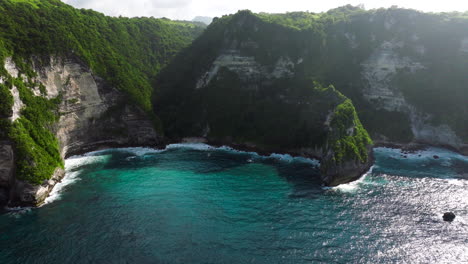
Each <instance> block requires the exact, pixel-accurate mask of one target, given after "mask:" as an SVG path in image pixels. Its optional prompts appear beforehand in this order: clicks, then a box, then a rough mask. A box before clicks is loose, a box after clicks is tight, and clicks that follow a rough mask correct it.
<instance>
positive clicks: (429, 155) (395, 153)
mask: <svg viewBox="0 0 468 264" xmlns="http://www.w3.org/2000/svg"><path fill="white" fill-rule="evenodd" d="M374 152H375V153H382V154H386V155H388V156H389V157H393V158H397V159H404V158H405V156H406V158H407V159H413V160H423V159H434V156H438V157H439V160H441V162H443V164H442V165H445V166H450V165H451V163H450V160H452V159H459V160H462V161H465V162H468V157H467V156H463V155H461V154H459V153H456V152H453V151H451V150H448V149H442V148H435V147H429V148H426V149H424V150H417V151H411V152H409V153H407V152H405V151H404V150H401V149H396V148H387V147H378V148H374Z"/></svg>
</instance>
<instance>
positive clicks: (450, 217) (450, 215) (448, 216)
mask: <svg viewBox="0 0 468 264" xmlns="http://www.w3.org/2000/svg"><path fill="white" fill-rule="evenodd" d="M442 218H443V219H444V221H446V222H452V221H453V220H454V219H455V214H454V213H452V212H447V213H445V214H444V215H443V216H442Z"/></svg>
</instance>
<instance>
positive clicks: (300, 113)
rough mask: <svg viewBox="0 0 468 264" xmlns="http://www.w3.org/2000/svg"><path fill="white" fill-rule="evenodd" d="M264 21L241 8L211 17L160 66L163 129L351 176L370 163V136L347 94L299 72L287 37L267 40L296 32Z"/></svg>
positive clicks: (328, 174) (329, 178)
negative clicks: (297, 158)
mask: <svg viewBox="0 0 468 264" xmlns="http://www.w3.org/2000/svg"><path fill="white" fill-rule="evenodd" d="M269 27H270V25H269V24H268V23H265V22H264V21H262V20H261V19H259V18H258V17H256V16H255V15H253V14H252V13H250V12H248V11H243V12H239V13H238V14H236V15H234V16H232V17H226V18H222V19H219V20H218V21H216V22H214V23H213V24H212V25H211V26H210V27H209V28H208V29H207V31H206V32H205V33H204V34H203V35H202V36H201V37H200V38H199V39H198V40H196V41H195V42H194V44H193V45H192V46H191V47H190V48H189V49H188V50H186V51H185V52H184V53H182V54H181V55H180V56H179V57H178V58H176V59H175V60H174V62H173V63H172V64H171V65H169V66H168V68H167V69H166V71H165V72H163V73H162V74H161V76H160V77H159V82H158V84H157V86H158V88H159V94H158V97H157V98H156V101H155V103H154V105H155V106H156V107H155V111H156V113H157V114H158V115H160V117H161V118H162V120H163V124H164V128H165V132H166V134H167V135H168V136H169V137H171V138H172V140H174V141H179V140H181V139H182V138H184V137H204V138H206V139H207V141H208V142H210V143H215V144H227V145H231V146H234V147H236V148H247V149H253V150H256V151H260V152H279V153H290V154H293V155H301V156H308V157H314V158H318V159H320V160H321V169H322V180H323V181H324V183H325V184H327V185H338V184H341V183H344V182H349V181H351V180H354V179H356V178H358V177H359V176H360V175H362V173H363V172H365V170H367V169H368V168H369V167H370V165H371V161H372V159H371V154H370V153H371V148H370V146H371V145H372V140H371V139H370V138H369V136H368V134H367V132H366V130H365V129H364V128H363V127H362V125H361V123H360V121H359V117H358V116H357V114H356V112H355V110H354V106H353V104H352V102H351V101H350V100H349V99H347V98H346V97H345V96H343V95H342V94H341V93H340V92H338V91H337V90H336V89H335V88H334V87H333V86H329V87H323V86H322V85H320V84H319V83H316V82H313V79H311V78H310V77H309V76H300V75H299V74H298V72H300V71H301V69H302V68H303V63H304V60H303V58H302V57H301V56H302V55H303V54H302V52H301V51H297V52H298V53H294V52H290V50H289V48H290V46H289V45H295V44H294V42H293V41H291V39H286V40H281V41H277V42H274V43H273V42H272V41H271V40H272V38H275V36H277V35H279V34H281V33H285V34H292V35H296V32H292V33H291V32H289V31H288V30H285V32H282V31H283V30H284V29H281V28H280V29H278V30H277V31H276V30H271V29H270V28H269ZM262 32H268V34H267V35H266V36H265V35H264V34H265V33H263V34H262ZM296 37H297V36H296ZM207 43H209V44H210V45H207ZM277 46H279V47H280V48H277ZM295 52H296V51H295ZM176 73H177V74H176ZM180 76H184V78H180Z"/></svg>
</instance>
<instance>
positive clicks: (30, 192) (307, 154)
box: [0, 137, 467, 207]
mask: <svg viewBox="0 0 468 264" xmlns="http://www.w3.org/2000/svg"><path fill="white" fill-rule="evenodd" d="M179 143H183V144H194V143H203V144H208V145H210V146H213V147H221V146H227V147H230V148H233V149H235V150H239V151H246V152H256V153H258V154H259V155H262V156H268V155H271V154H274V153H277V154H288V155H291V156H292V157H304V158H310V159H316V160H319V161H320V157H319V156H318V155H317V152H315V153H313V152H312V151H310V150H309V151H307V150H287V151H281V150H279V149H268V150H267V149H265V148H262V147H259V146H256V145H255V144H238V143H234V142H226V141H224V142H221V141H216V140H208V139H206V138H195V137H194V138H183V139H181V140H178V141H165V142H162V143H161V144H153V145H145V144H119V143H116V142H107V143H102V144H93V145H92V146H87V147H86V148H84V149H82V151H74V152H70V153H67V155H66V158H69V157H71V156H76V155H84V154H86V153H89V152H93V151H99V150H105V149H112V148H132V147H146V148H154V149H160V150H162V149H165V148H166V147H167V146H168V145H170V144H179ZM377 147H387V148H392V149H400V150H401V151H402V153H415V152H417V151H421V150H425V149H427V148H429V147H439V148H445V149H449V150H451V151H454V152H457V153H459V154H462V155H465V156H467V154H466V153H463V152H461V151H458V150H457V149H454V148H453V147H447V146H437V145H429V144H421V143H411V144H398V143H388V142H376V144H375V145H374V146H373V148H377ZM0 154H2V153H0ZM373 164H374V157H373V155H372V156H371V158H370V162H368V163H366V164H365V165H363V166H361V167H360V168H359V170H357V171H355V173H353V175H352V176H350V177H348V178H347V179H346V181H345V182H331V184H329V186H337V185H340V184H344V183H349V182H352V181H355V180H357V179H359V178H360V177H362V175H363V174H365V173H366V172H368V171H369V169H370V167H372V165H373ZM344 167H346V166H344ZM64 176H65V171H64V170H63V169H57V170H56V172H55V173H54V175H53V177H52V178H51V179H50V180H48V181H46V182H44V183H43V184H42V185H38V186H34V185H31V184H28V183H25V182H22V181H18V180H16V182H15V183H14V188H12V192H11V194H10V197H8V200H9V201H10V202H9V203H8V204H6V203H5V201H3V202H4V204H5V205H8V207H30V206H40V205H42V204H43V203H44V201H45V199H46V198H47V197H48V196H49V194H50V192H51V191H52V189H53V188H54V187H55V185H56V184H57V183H59V182H61V180H62V179H63V177H64ZM0 180H2V179H0Z"/></svg>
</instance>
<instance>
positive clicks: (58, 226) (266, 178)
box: [0, 144, 468, 264]
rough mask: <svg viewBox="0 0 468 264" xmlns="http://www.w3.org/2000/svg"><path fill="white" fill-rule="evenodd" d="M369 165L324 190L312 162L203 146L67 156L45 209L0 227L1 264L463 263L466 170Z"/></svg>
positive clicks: (397, 154)
mask: <svg viewBox="0 0 468 264" xmlns="http://www.w3.org/2000/svg"><path fill="white" fill-rule="evenodd" d="M374 154H375V157H376V164H375V166H374V167H373V168H372V170H371V171H370V172H369V173H367V174H366V175H365V176H363V177H362V178H361V179H360V180H358V181H356V182H353V183H350V184H345V185H341V186H339V187H335V188H326V187H324V186H322V184H321V182H320V180H319V171H318V169H317V168H318V162H317V161H314V160H309V159H305V158H293V157H291V156H288V155H276V154H273V155H271V156H267V157H266V156H259V155H257V154H255V153H247V152H238V151H235V150H232V149H229V148H226V147H222V148H213V147H210V146H207V145H203V144H195V145H170V146H169V147H168V148H167V149H165V150H154V149H146V148H131V149H114V150H106V151H99V152H93V153H89V154H87V155H84V156H78V157H72V158H70V159H68V160H67V161H66V170H67V176H66V178H65V179H64V181H63V182H62V183H60V184H59V185H58V186H56V188H55V189H54V191H53V194H52V195H51V197H49V198H48V199H47V203H46V204H45V205H44V206H42V207H40V208H37V209H31V208H29V209H28V208H10V209H9V211H8V212H7V213H4V214H2V215H0V263H2V264H8V263H21V264H23V263H24V264H27V263H48V264H49V263H266V264H270V263H463V262H468V158H467V157H464V156H461V155H459V154H456V153H453V152H450V151H448V150H443V149H435V148H429V149H426V150H424V151H418V152H414V153H410V154H405V153H402V152H401V151H400V150H395V149H387V148H376V149H375V150H374ZM435 155H436V156H438V157H439V158H438V159H437V157H436V158H434V156H435ZM446 211H452V212H454V213H455V214H456V218H455V221H454V222H452V223H449V222H444V221H443V220H442V214H443V213H444V212H446Z"/></svg>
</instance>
